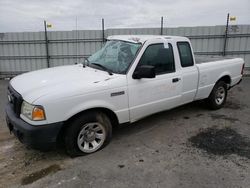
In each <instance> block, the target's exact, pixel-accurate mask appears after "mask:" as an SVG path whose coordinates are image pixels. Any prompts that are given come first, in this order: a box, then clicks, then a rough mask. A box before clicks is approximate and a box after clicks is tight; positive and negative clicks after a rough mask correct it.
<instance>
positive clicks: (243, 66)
mask: <svg viewBox="0 0 250 188" xmlns="http://www.w3.org/2000/svg"><path fill="white" fill-rule="evenodd" d="M244 68H245V63H243V65H242V69H241V75H243V71H244Z"/></svg>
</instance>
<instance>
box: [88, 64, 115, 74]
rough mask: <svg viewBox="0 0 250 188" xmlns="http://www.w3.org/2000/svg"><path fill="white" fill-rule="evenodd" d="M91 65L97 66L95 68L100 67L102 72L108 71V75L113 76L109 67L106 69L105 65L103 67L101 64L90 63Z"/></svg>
mask: <svg viewBox="0 0 250 188" xmlns="http://www.w3.org/2000/svg"><path fill="white" fill-rule="evenodd" d="M90 64H91V65H95V66H97V67H100V68H101V69H102V70H104V71H106V72H107V73H109V75H113V73H112V72H111V71H110V70H109V69H107V67H105V66H103V65H101V64H99V63H90Z"/></svg>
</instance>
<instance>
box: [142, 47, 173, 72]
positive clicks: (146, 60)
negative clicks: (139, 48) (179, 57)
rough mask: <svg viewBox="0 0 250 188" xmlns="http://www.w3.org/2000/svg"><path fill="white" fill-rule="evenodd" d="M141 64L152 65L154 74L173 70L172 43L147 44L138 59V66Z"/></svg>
mask: <svg viewBox="0 0 250 188" xmlns="http://www.w3.org/2000/svg"><path fill="white" fill-rule="evenodd" d="M142 65H151V66H154V67H155V73H156V75H157V74H163V73H170V72H175V63H174V55H173V48H172V45H171V44H170V43H166V44H163V43H160V44H152V45H149V46H148V47H147V49H146V50H145V52H144V53H143V55H142V57H141V59H140V61H139V64H138V66H142Z"/></svg>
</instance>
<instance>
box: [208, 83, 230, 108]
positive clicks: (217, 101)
mask: <svg viewBox="0 0 250 188" xmlns="http://www.w3.org/2000/svg"><path fill="white" fill-rule="evenodd" d="M226 99H227V84H226V83H225V82H223V81H219V82H218V83H216V84H215V86H214V88H213V90H212V92H211V93H210V95H209V97H208V98H207V99H206V101H207V104H208V106H209V107H210V108H211V109H212V110H217V109H220V108H222V107H223V106H224V104H225V102H226Z"/></svg>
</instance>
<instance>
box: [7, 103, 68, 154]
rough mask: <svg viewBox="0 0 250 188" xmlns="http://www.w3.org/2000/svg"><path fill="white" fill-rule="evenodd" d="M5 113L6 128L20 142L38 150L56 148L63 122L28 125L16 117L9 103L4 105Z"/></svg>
mask: <svg viewBox="0 0 250 188" xmlns="http://www.w3.org/2000/svg"><path fill="white" fill-rule="evenodd" d="M5 112H6V122H7V126H8V127H9V130H10V132H12V133H14V135H15V136H16V137H17V138H18V139H19V140H20V142H22V143H24V144H26V145H27V146H29V147H31V148H34V149H39V150H48V149H51V148H53V147H55V146H56V142H57V137H58V134H59V132H60V130H61V128H62V126H63V122H59V123H53V124H47V125H37V126H33V125H30V124H29V123H26V122H25V121H23V120H22V119H20V117H17V116H16V114H15V113H14V111H13V109H12V108H11V104H10V103H8V104H7V105H6V107H5Z"/></svg>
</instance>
